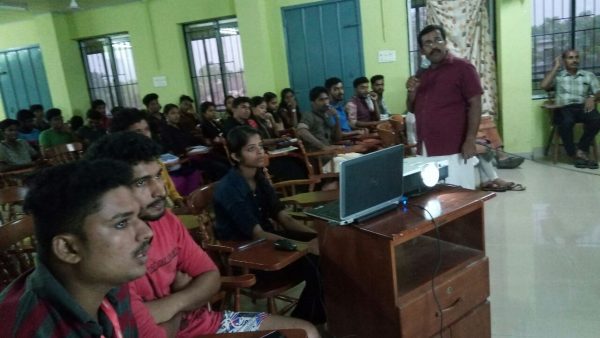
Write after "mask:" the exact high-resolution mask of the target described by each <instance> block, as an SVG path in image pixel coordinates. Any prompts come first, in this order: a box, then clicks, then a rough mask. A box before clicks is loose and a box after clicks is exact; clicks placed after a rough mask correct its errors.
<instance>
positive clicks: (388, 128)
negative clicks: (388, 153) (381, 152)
mask: <svg viewBox="0 0 600 338" xmlns="http://www.w3.org/2000/svg"><path fill="white" fill-rule="evenodd" d="M377 134H379V137H380V138H381V144H382V145H383V146H384V147H385V148H387V147H391V146H393V145H396V144H398V143H399V139H398V135H397V134H396V132H394V131H393V130H392V125H391V124H390V123H387V122H385V123H380V124H379V125H377Z"/></svg>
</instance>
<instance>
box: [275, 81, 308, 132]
mask: <svg viewBox="0 0 600 338" xmlns="http://www.w3.org/2000/svg"><path fill="white" fill-rule="evenodd" d="M279 97H281V102H279V110H278V115H279V116H280V117H281V120H282V121H283V126H284V127H285V129H290V128H296V125H298V122H300V119H301V117H302V116H301V114H300V107H298V103H297V102H296V93H294V91H293V90H292V89H291V88H284V89H283V90H282V91H281V95H280V96H279Z"/></svg>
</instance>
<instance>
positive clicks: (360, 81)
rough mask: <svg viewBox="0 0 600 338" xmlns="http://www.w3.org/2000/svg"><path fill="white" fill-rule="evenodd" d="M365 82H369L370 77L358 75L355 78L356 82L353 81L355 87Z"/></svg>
mask: <svg viewBox="0 0 600 338" xmlns="http://www.w3.org/2000/svg"><path fill="white" fill-rule="evenodd" d="M363 83H369V79H367V77H366V76H361V77H357V78H356V79H354V82H352V85H353V86H354V88H358V86H360V85H361V84H363Z"/></svg>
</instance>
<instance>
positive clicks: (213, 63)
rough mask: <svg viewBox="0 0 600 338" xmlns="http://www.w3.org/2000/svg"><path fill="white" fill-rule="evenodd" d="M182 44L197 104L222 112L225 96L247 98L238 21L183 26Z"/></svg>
mask: <svg viewBox="0 0 600 338" xmlns="http://www.w3.org/2000/svg"><path fill="white" fill-rule="evenodd" d="M183 28H184V33H185V40H186V43H187V48H188V58H189V64H190V73H191V74H192V83H193V86H194V95H195V97H196V101H198V102H201V101H212V102H214V103H215V104H216V105H217V108H218V109H225V106H224V105H223V102H224V101H225V96H227V95H233V96H244V95H246V85H245V83H244V61H243V59H242V47H241V44H240V33H239V30H238V26H237V19H235V18H228V19H221V20H215V21H210V22H203V23H194V24H189V25H185V26H184V27H183Z"/></svg>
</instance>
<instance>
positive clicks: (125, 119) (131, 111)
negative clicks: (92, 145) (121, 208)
mask: <svg viewBox="0 0 600 338" xmlns="http://www.w3.org/2000/svg"><path fill="white" fill-rule="evenodd" d="M110 131H111V132H112V133H117V132H120V131H132V132H135V133H138V134H141V135H144V136H146V137H147V138H148V139H152V134H151V133H150V127H149V126H148V121H146V115H145V114H143V113H142V112H140V111H139V110H137V109H136V108H121V109H120V110H119V111H118V112H115V113H113V119H112V123H111V129H110ZM161 165H162V168H163V170H162V171H161V175H162V179H163V182H164V183H165V187H166V189H167V197H168V198H169V199H170V200H171V202H172V203H173V205H174V206H175V207H176V208H179V207H183V205H184V199H183V197H181V195H180V194H179V192H178V191H177V188H175V184H174V183H173V180H172V179H171V177H170V176H169V171H168V170H167V167H166V166H165V165H164V163H162V162H161Z"/></svg>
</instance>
